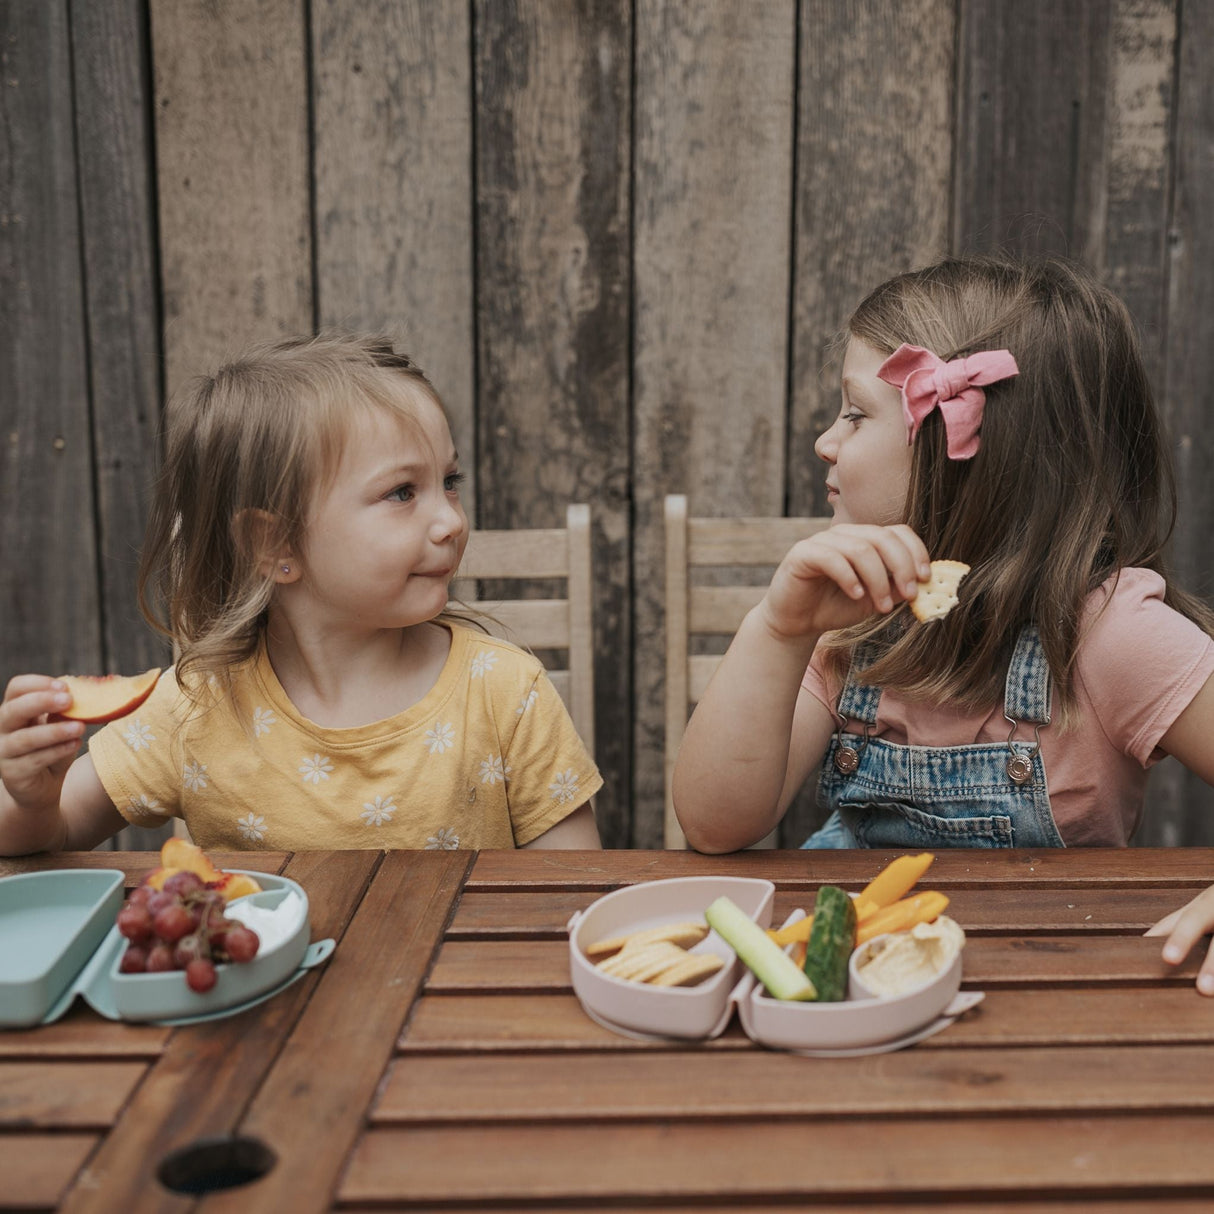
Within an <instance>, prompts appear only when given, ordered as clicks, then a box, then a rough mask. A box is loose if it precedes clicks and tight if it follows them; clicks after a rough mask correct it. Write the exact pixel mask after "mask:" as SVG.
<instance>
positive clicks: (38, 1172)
mask: <svg viewBox="0 0 1214 1214" xmlns="http://www.w3.org/2000/svg"><path fill="white" fill-rule="evenodd" d="M96 1145H97V1135H96V1134H34V1133H29V1134H0V1175H2V1176H3V1177H4V1192H3V1194H2V1195H0V1209H17V1210H53V1209H56V1208H57V1207H58V1205H59V1199H60V1198H61V1197H62V1196H63V1194H64V1192H65V1191H66V1190H67V1187H68V1185H69V1184H71V1182H72V1178H73V1177H74V1176H75V1175H76V1174H77V1172H79V1170H80V1168H81V1167H82V1166H83V1164H84V1161H85V1160H86V1159H87V1158H88V1157H89V1153H90V1152H91V1151H92V1150H93V1149H94V1147H95V1146H96Z"/></svg>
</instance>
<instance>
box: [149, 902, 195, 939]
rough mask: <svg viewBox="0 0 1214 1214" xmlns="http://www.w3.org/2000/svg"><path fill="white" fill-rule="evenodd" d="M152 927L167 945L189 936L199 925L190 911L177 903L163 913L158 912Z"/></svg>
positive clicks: (167, 907) (166, 908)
mask: <svg viewBox="0 0 1214 1214" xmlns="http://www.w3.org/2000/svg"><path fill="white" fill-rule="evenodd" d="M152 926H153V927H154V928H155V930H156V935H158V936H159V937H160V938H161V940H163V941H164V942H165V943H166V944H176V943H177V941H178V940H180V939H181V937H182V936H185V935H188V934H189V933H190V932H192V931H193V930H194V928H195V927H197V926H198V925H197V922H196V921H195V918H194V915H193V914H192V913H191V912H190V910H189V909H188V908H187V907H185V906H183V905H182V904H181V903H180V902H176V903H174V904H173V905H172V906H166V907H165V908H164V910H162V911H157V913H156V916H155V918H154V919H153V920H152Z"/></svg>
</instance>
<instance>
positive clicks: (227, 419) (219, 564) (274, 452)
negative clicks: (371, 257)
mask: <svg viewBox="0 0 1214 1214" xmlns="http://www.w3.org/2000/svg"><path fill="white" fill-rule="evenodd" d="M424 400H428V401H431V402H433V403H434V404H435V405H437V406H438V407H439V408H440V409H442V408H443V405H442V401H441V400H440V398H439V396H438V393H437V392H436V391H435V390H434V388H433V386H432V385H431V383H430V381H429V380H428V379H427V378H426V376H425V374H424V373H423V372H422V371H421V370H420V369H419V368H418V367H417V366H415V365H414V363H413V362H412V361H411V360H410V359H409V358H408V356H407V355H404V354H398V353H397V352H396V351H395V350H394V349H393V347H392V343H391V341H389V340H387V339H386V338H383V337H378V336H358V335H346V334H338V333H323V334H320V335H318V336H315V337H292V338H287V339H284V340H280V341H276V342H272V343H269V344H266V345H261V346H257V347H254V348H252V349H250V350H249V351H247V352H246V353H245V354H243V355H242V356H241V357H239V358H237V359H235V360H234V361H232V362H230V363H228V364H226V365H225V366H223V367H220V369H219V370H218V371H216V372H215V374H214V375H210V376H205V377H203V378H201V379H198V380H195V381H194V382H192V383H191V384H189V385H187V386H186V388H185V389H184V390H183V391H182V392H181V393H180V394H179V395H178V396H177V397H176V398H175V399H174V400H173V401H172V402H171V404H170V406H169V409H168V413H167V417H166V451H165V461H164V467H163V469H162V471H161V475H160V478H159V481H158V483H157V486H156V491H155V495H154V498H153V502H152V508H151V513H150V518H149V522H148V529H147V535H146V538H145V542H144V546H143V553H142V558H141V561H140V568H139V603H140V607H141V609H142V610H143V613H144V615H145V616H146V617H147V619H148V620H149V621H150V622H151V623H152V625H153V626H154V627H156V628H157V629H158V630H159V631H161V632H163V633H166V634H167V635H169V636H171V637H172V638H173V640H174V641H175V642H176V644H177V646H178V647H179V654H180V656H179V659H178V662H177V674H178V682H179V683H180V684H181V686H182V687H183V688H184V689H186V690H187V691H196V690H197V689H199V688H201V687H202V686H203V685H204V684H205V681H206V679H207V678H208V676H214V677H215V678H217V679H218V680H219V681H220V682H221V684H223V685H226V684H227V679H228V673H229V671H230V670H231V669H232V668H233V667H234V666H236V665H237V664H239V663H240V662H242V661H245V660H247V659H248V658H250V657H251V656H252V655H253V653H254V651H255V650H256V648H257V643H258V640H259V637H260V635H261V631H262V628H263V626H264V623H265V613H266V609H267V607H268V606H269V602H270V598H271V596H272V594H273V590H274V584H275V583H274V580H273V576H272V573H270V572H267V571H265V569H264V567H263V566H264V553H265V550H266V545H267V543H272V544H274V545H278V546H284V547H289V548H291V549H296V550H298V549H299V548H300V547H301V546H302V543H301V541H302V539H303V533H304V528H305V525H306V523H307V521H308V514H309V510H310V508H311V506H312V502H313V499H314V495H315V493H316V491H317V489H318V488H319V487H320V486H321V485H323V484H324V482H325V481H326V479H327V478H328V477H330V476H332V475H333V474H334V473H335V471H336V469H337V466H338V463H339V462H340V459H341V454H342V450H343V447H344V444H345V440H346V436H347V434H348V433H349V429H350V419H351V411H352V410H354V409H356V408H359V407H362V408H367V409H375V408H382V409H389V410H392V411H393V412H395V413H396V414H397V415H399V416H400V417H402V418H403V419H404V420H405V421H407V422H410V423H414V422H415V421H416V419H417V417H418V414H419V411H420V410H421V409H422V408H423V407H424V406H423V405H422V401H424ZM253 518H255V519H256V520H257V523H256V526H249V525H247V524H248V521H249V520H250V519H253ZM267 531H268V532H269V534H266V532H267Z"/></svg>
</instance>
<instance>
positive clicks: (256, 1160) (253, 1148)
mask: <svg viewBox="0 0 1214 1214" xmlns="http://www.w3.org/2000/svg"><path fill="white" fill-rule="evenodd" d="M277 1162H278V1156H277V1155H275V1154H274V1152H273V1151H272V1150H271V1149H270V1148H269V1147H268V1146H266V1144H265V1143H264V1142H262V1141H261V1140H260V1139H257V1138H240V1137H231V1138H204V1139H199V1141H198V1142H192V1143H190V1144H189V1145H188V1146H184V1147H181V1148H180V1149H179V1150H176V1151H173V1152H172V1153H171V1154H169V1155H166V1156H165V1157H164V1158H163V1159H162V1160H161V1161H160V1166H159V1167H158V1168H157V1169H156V1177H157V1179H158V1180H159V1181H160V1183H161V1184H162V1185H164V1187H165V1188H166V1189H172V1190H173V1192H174V1193H215V1192H218V1191H220V1190H221V1189H235V1188H239V1187H240V1186H241V1185H245V1184H251V1183H252V1182H253V1181H255V1180H260V1179H261V1178H262V1177H263V1176H265V1175H266V1174H267V1173H268V1172H269V1171H270V1170H271V1169H272V1168H273V1167H274V1165H275V1164H276V1163H277Z"/></svg>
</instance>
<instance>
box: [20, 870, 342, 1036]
mask: <svg viewBox="0 0 1214 1214" xmlns="http://www.w3.org/2000/svg"><path fill="white" fill-rule="evenodd" d="M233 871H236V872H243V871H246V870H242V869H236V870H233ZM247 875H248V876H250V877H253V878H254V879H255V880H256V881H257V882H258V884H259V885H261V887H262V889H261V892H260V893H257V894H249V895H247V898H248V900H250V901H252V902H254V903H255V904H256V905H260V906H263V907H266V908H272V907H274V906H276V905H277V904H278V903H280V902H282V901H283V900H284V899H285V898H286V897H287V896H288V894H289V893H290V892H292V891H293V892H295V893H296V894H298V895H299V897H300V898H301V900H302V903H301V904H302V907H303V911H302V914H301V915H300V916H299V918H298V921H297V922H295V923H294V924H293V926H292V929H291V931H290V933H289V935H287V936H286V938H284V939H282V940H280V941H279V942H278V943H277V944H275V945H273V946H271V947H269V948H267V949H264V950H259V952H258V954H257V956H256V957H255V958H254V959H253V960H252V961H249V962H246V963H244V964H241V965H234V964H228V965H220V966H218V967H217V981H216V983H215V985H214V986H213V987H212V988H211V990H209V991H206V992H204V993H202V994H198V993H197V992H195V991H192V990H190V988H189V987H188V986H187V985H186V981H185V975H184V973H182V972H180V971H171V972H169V973H159V974H122V973H119V971H118V965H119V962H120V961H121V959H122V954H123V952H124V951H125V950H126V943H127V942H126V940H125V938H124V937H123V936H122V933H121V932H119V931H118V928H117V927H116V926H115V925H114V920H115V917H116V916H117V913H118V911H119V909H120V908H121V906H122V903H123V887H124V884H125V877H124V874H123V873H122V872H120V871H119V870H117V869H52V870H48V871H46V872H37V873H21V874H18V875H17V876H13V877H3V878H0V1028H28V1027H31V1026H33V1025H37V1024H50V1023H52V1022H53V1021H55V1020H58V1019H59V1018H60V1017H61V1016H62V1015H63V1014H64V1013H65V1012H66V1011H67V1010H68V1008H69V1007H71V1005H72V1004H73V1003H74V1002H75V1000H76V998H77V996H79V997H81V998H83V999H84V1001H85V1002H86V1003H88V1004H89V1005H90V1006H91V1007H92V1008H93V1009H94V1010H95V1011H97V1012H99V1013H100V1014H101V1015H102V1016H105V1017H106V1018H107V1019H110V1020H133V1021H152V1022H155V1023H159V1024H173V1025H177V1024H192V1023H195V1022H197V1021H200V1020H211V1019H217V1018H219V1017H221V1016H231V1015H235V1014H236V1013H237V1012H240V1011H243V1010H245V1008H248V1007H252V1006H254V1005H255V1004H257V1003H261V1002H263V1001H264V1000H266V999H269V998H271V997H272V996H273V995H276V994H277V993H278V992H279V991H280V990H284V989H285V988H286V987H288V986H290V985H291V983H292V982H294V981H296V980H297V979H298V978H300V977H302V976H303V974H304V973H305V972H306V971H307V970H308V969H311V968H312V967H313V966H315V965H319V964H320V963H321V962H322V961H324V960H326V959H327V958H328V956H329V954H330V953H332V951H333V947H334V945H333V941H332V940H320V941H316V942H315V943H311V942H310V938H311V928H310V925H309V923H308V896H307V894H306V893H305V892H304V890H303V887H302V886H300V885H299V884H298V883H297V882H295V881H292V880H291V879H290V878H289V877H280V876H277V875H275V874H272V873H261V872H252V871H249V872H248V873H247ZM243 900H244V899H242V901H243Z"/></svg>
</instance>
